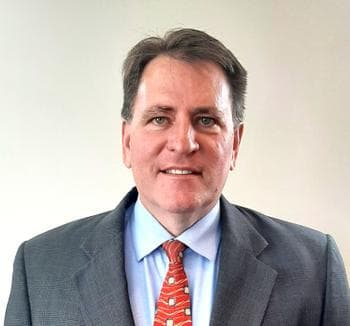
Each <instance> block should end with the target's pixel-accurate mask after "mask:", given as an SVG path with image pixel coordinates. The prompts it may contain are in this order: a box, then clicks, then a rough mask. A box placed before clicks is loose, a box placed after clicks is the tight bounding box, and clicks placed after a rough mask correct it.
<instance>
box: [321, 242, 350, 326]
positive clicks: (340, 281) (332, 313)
mask: <svg viewBox="0 0 350 326" xmlns="http://www.w3.org/2000/svg"><path fill="white" fill-rule="evenodd" d="M327 237H328V246H327V283H326V289H325V299H324V300H325V301H324V309H323V323H322V325H324V326H326V325H327V326H338V325H339V326H350V292H349V284H348V281H347V277H346V272H345V268H344V263H343V260H342V257H341V255H340V253H339V250H338V248H337V245H336V243H335V241H334V240H333V238H332V237H331V236H329V235H328V236H327Z"/></svg>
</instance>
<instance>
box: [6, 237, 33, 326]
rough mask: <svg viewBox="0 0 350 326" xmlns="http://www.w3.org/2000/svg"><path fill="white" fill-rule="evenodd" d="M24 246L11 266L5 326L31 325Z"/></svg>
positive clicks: (20, 248)
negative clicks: (10, 283)
mask: <svg viewBox="0 0 350 326" xmlns="http://www.w3.org/2000/svg"><path fill="white" fill-rule="evenodd" d="M24 245H25V243H23V244H22V245H21V246H20V247H19V249H18V251H17V255H16V258H15V262H14V266H13V276H12V288H11V293H10V298H9V301H8V304H7V309H6V314H5V326H30V325H32V322H31V317H30V303H29V296H28V288H27V276H26V269H25V260H24Z"/></svg>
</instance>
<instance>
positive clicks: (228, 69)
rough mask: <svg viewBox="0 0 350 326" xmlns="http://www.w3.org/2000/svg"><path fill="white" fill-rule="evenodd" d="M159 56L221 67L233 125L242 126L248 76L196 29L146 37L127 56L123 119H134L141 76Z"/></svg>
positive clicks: (223, 49)
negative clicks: (229, 101)
mask: <svg viewBox="0 0 350 326" xmlns="http://www.w3.org/2000/svg"><path fill="white" fill-rule="evenodd" d="M160 55H167V56H169V57H172V58H175V59H179V60H183V61H187V62H195V61H199V60H200V61H210V62H213V63H215V64H217V65H218V66H220V67H221V68H222V69H223V71H224V73H225V75H226V78H227V81H228V83H229V86H230V90H231V99H232V117H233V121H234V123H235V125H238V124H239V123H241V122H243V117H244V96H245V91H246V86H247V73H246V71H245V69H244V68H243V67H242V65H241V64H240V63H239V61H238V60H237V59H236V57H235V56H234V55H233V54H232V52H231V51H230V50H229V49H227V48H226V47H225V46H224V45H223V44H222V43H221V42H220V41H218V40H217V39H215V38H213V37H212V36H210V35H208V34H207V33H205V32H203V31H199V30H195V29H188V28H184V29H177V30H171V31H169V32H167V33H166V34H165V36H164V37H163V38H161V37H148V38H146V39H144V40H142V41H140V42H139V43H137V44H136V45H135V46H134V47H133V48H132V49H131V51H130V52H129V54H128V56H127V58H126V59H125V62H124V66H123V88H124V103H123V108H122V118H123V119H124V120H126V121H127V120H129V119H131V118H132V115H133V104H134V101H135V96H136V93H137V89H138V86H139V83H140V79H141V77H142V73H143V71H144V69H145V67H146V66H147V64H148V63H149V62H150V61H152V60H153V59H154V58H156V57H157V56H160Z"/></svg>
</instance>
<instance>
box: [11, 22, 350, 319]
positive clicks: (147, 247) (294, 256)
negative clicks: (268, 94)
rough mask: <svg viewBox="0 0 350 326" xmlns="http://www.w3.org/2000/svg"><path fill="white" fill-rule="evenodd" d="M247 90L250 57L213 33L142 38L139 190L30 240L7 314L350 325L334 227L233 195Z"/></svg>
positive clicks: (125, 113) (132, 128) (125, 138)
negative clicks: (279, 214)
mask: <svg viewBox="0 0 350 326" xmlns="http://www.w3.org/2000/svg"><path fill="white" fill-rule="evenodd" d="M245 88H246V72H245V70H244V68H243V67H242V66H241V65H240V63H239V62H238V61H237V59H236V58H235V57H234V56H233V54H232V53H231V52H230V51H229V50H228V49H227V48H225V47H224V46H223V45H222V44H221V43H220V42H219V41H218V40H216V39H214V38H212V37H211V36H209V35H208V34H206V33H204V32H201V31H197V30H192V29H180V30H176V31H171V32H169V33H167V34H166V35H165V37H164V38H155V37H151V38H147V39H145V40H143V41H141V42H139V43H138V44H137V45H136V46H135V47H134V48H133V49H132V50H131V51H130V53H129V55H128V57H127V58H126V61H125V63H124V105H123V110H122V117H123V119H124V122H123V132H122V142H123V159H124V163H125V165H126V166H127V167H128V168H130V169H131V170H132V173H133V175H134V179H135V184H136V188H135V189H133V190H131V192H130V193H129V194H127V196H126V197H125V198H124V199H123V200H122V201H121V203H120V204H119V205H118V207H117V208H116V209H115V210H113V211H111V212H107V213H103V214H100V215H97V216H93V217H89V218H85V219H82V220H78V221H75V222H72V223H69V224H67V225H64V226H61V227H59V228H57V229H54V230H51V231H49V232H47V233H44V234H42V235H39V236H38V237H35V238H34V239H32V240H29V241H27V242H25V243H24V244H22V246H21V247H20V249H19V251H18V254H17V256H16V260H15V265H14V276H13V286H12V291H11V295H10V299H9V303H8V307H7V313H6V320H5V325H7V326H10V325H45V326H47V325H65V326H67V325H68V326H69V325H106V326H107V325H108V326H111V325H121V326H125V325H146V326H147V325H167V326H169V325H196V326H205V325H211V326H219V325H220V326H222V325H235V326H237V325H238V326H239V325H241V326H243V325H249V326H255V325H266V326H267V325H298V326H300V325H305V326H306V325H307V326H310V325H342V326H343V325H350V323H349V322H350V308H349V287H348V284H347V279H346V275H345V270H344V266H343V263H342V259H341V257H340V254H339V252H338V250H337V247H336V244H335V242H334V241H333V240H332V238H331V237H330V236H327V235H324V234H321V233H320V232H317V231H314V230H311V229H308V228H304V227H301V226H298V225H293V224H291V223H287V222H283V221H281V220H277V219H274V218H270V217H267V216H264V215H262V214H260V213H257V212H255V211H252V210H250V209H247V208H243V207H239V206H234V205H232V204H230V203H229V202H228V201H227V200H226V199H225V198H224V197H223V196H222V195H221V192H222V189H223V187H224V184H225V181H226V178H227V175H228V172H229V171H230V170H233V168H234V166H235V160H236V157H237V154H238V150H239V145H240V140H241V137H242V133H243V124H242V121H243V110H244V93H245ZM169 240H171V241H169ZM175 247H176V249H174V248H175ZM179 247H181V249H179V252H177V253H176V255H175V256H171V255H172V251H175V250H177V248H179ZM169 248H170V249H169ZM167 255H168V257H169V258H168V257H167ZM174 257H175V258H174ZM168 265H169V266H168ZM174 270H176V271H175V272H174ZM171 273H175V274H171ZM163 280H164V282H163ZM179 283H181V284H182V285H181V284H180V285H181V286H182V287H179V288H178V285H179ZM169 289H170V290H169ZM171 289H176V291H175V290H174V291H173V292H172V293H171V294H169V293H168V292H167V291H168V290H169V291H171ZM178 289H181V293H180V294H179V293H178ZM179 291H180V290H179ZM175 292H176V293H175ZM179 295H181V296H179ZM179 307H181V311H182V313H181V316H180V317H178V315H177V314H178V313H179V311H180V310H179ZM177 318H180V319H177ZM179 320H181V322H180V321H179Z"/></svg>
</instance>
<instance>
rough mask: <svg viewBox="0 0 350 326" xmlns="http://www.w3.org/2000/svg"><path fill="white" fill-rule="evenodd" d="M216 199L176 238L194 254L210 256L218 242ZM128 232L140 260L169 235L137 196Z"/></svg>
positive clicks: (219, 231) (218, 214)
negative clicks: (211, 205) (212, 204)
mask: <svg viewBox="0 0 350 326" xmlns="http://www.w3.org/2000/svg"><path fill="white" fill-rule="evenodd" d="M219 220H220V202H219V201H218V202H217V204H216V205H215V206H214V207H213V208H212V209H211V210H210V212H209V213H208V214H207V215H205V216H204V217H202V218H201V219H200V220H198V222H196V223H195V224H194V225H192V226H191V227H190V228H189V229H187V230H186V231H184V232H183V233H181V234H180V235H179V236H178V237H177V238H176V239H177V240H179V241H181V242H183V243H184V244H186V246H187V247H189V248H190V249H191V250H193V251H194V252H196V253H197V254H199V255H201V256H203V257H205V258H207V259H208V260H214V259H215V258H216V254H217V251H218V247H219V243H220V235H221V230H220V223H219ZM130 222H131V224H130V226H131V235H132V241H133V243H134V245H135V251H136V257H137V260H138V261H140V260H142V259H143V258H144V257H145V256H147V255H149V254H150V253H152V251H154V250H155V249H157V248H158V247H159V246H161V245H162V243H163V242H165V241H167V240H170V239H172V238H173V236H172V235H171V234H170V233H169V232H168V231H167V230H166V229H165V228H164V227H163V226H162V225H161V224H160V223H159V222H158V221H157V220H156V219H155V218H154V217H153V216H152V214H151V213H150V212H149V211H148V210H147V209H146V208H145V207H144V206H143V204H142V203H141V201H140V199H137V201H136V203H135V205H134V209H133V212H132V214H131V221H130Z"/></svg>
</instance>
